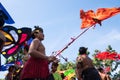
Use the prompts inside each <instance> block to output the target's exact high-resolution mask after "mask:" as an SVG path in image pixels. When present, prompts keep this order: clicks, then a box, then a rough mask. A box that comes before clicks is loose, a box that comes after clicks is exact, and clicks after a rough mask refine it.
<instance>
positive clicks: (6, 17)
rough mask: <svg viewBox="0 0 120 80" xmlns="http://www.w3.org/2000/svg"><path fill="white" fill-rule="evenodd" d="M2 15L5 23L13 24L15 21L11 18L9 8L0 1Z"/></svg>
mask: <svg viewBox="0 0 120 80" xmlns="http://www.w3.org/2000/svg"><path fill="white" fill-rule="evenodd" d="M0 16H1V17H2V18H3V20H4V21H5V23H7V24H13V23H15V22H14V20H13V19H12V18H11V16H10V15H9V13H8V12H7V10H6V9H5V8H4V6H3V5H2V4H1V3H0Z"/></svg>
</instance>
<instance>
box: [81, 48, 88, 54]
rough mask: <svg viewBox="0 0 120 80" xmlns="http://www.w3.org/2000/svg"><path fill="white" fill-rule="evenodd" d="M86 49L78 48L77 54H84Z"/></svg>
mask: <svg viewBox="0 0 120 80" xmlns="http://www.w3.org/2000/svg"><path fill="white" fill-rule="evenodd" d="M87 49H88V48H86V47H80V48H79V54H86V51H87Z"/></svg>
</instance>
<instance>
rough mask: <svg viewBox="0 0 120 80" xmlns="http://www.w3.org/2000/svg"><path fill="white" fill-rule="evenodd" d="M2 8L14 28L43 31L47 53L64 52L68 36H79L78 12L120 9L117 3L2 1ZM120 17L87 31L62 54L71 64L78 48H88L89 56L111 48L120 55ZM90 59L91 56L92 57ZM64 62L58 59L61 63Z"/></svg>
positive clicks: (114, 0) (104, 0)
mask: <svg viewBox="0 0 120 80" xmlns="http://www.w3.org/2000/svg"><path fill="white" fill-rule="evenodd" d="M0 2H1V3H2V5H3V6H4V7H5V8H6V10H7V11H8V12H9V14H10V15H11V16H12V18H13V19H14V21H15V24H12V26H15V27H17V28H21V27H30V28H32V29H33V28H34V26H35V25H39V26H41V27H42V28H43V29H44V34H45V40H44V41H43V44H44V45H45V47H46V54H47V55H51V53H52V52H53V51H58V50H61V49H63V48H64V47H65V46H66V45H67V44H68V43H69V42H70V41H71V37H73V38H74V37H76V36H78V35H79V34H80V33H81V32H83V31H84V30H81V29H80V25H81V19H80V9H83V10H85V11H87V10H90V9H92V10H94V11H95V10H97V9H98V8H112V7H120V0H1V1H0ZM119 19H120V14H118V15H116V16H113V17H111V18H109V19H106V20H104V21H103V22H102V26H99V25H96V27H95V29H93V28H90V29H89V30H88V31H87V32H85V33H84V34H83V35H82V36H80V37H79V38H78V39H77V40H76V41H75V42H73V43H72V44H71V45H70V46H69V47H68V48H67V49H66V50H65V51H64V52H63V53H62V55H63V56H64V57H67V58H68V61H74V60H75V59H76V57H77V54H78V49H79V47H80V46H85V47H88V50H89V52H90V56H91V55H92V54H93V53H94V50H95V49H99V50H101V51H105V49H106V48H107V46H108V45H111V46H112V48H113V49H115V50H116V51H117V52H118V53H120V48H119V44H120V20H119ZM91 58H92V56H91ZM62 61H64V60H62V59H61V62H62Z"/></svg>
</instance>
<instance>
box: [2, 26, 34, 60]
mask: <svg viewBox="0 0 120 80" xmlns="http://www.w3.org/2000/svg"><path fill="white" fill-rule="evenodd" d="M0 32H1V33H3V34H4V36H5V37H6V42H5V45H4V47H3V49H2V52H1V54H2V55H3V56H4V57H5V58H8V57H10V56H12V55H14V54H16V53H17V51H18V50H19V48H20V47H21V46H22V45H24V43H25V42H26V41H27V40H29V39H30V38H31V34H30V33H31V32H32V30H31V28H27V27H23V28H19V29H17V28H15V27H13V26H4V27H3V28H2V29H1V30H0Z"/></svg>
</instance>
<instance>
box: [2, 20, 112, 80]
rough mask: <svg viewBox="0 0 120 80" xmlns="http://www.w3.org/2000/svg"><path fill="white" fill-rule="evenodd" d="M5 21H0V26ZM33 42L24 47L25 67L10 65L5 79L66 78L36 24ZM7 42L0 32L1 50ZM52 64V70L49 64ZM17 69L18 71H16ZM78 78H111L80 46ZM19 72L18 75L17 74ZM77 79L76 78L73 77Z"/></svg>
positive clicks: (77, 67)
mask: <svg viewBox="0 0 120 80" xmlns="http://www.w3.org/2000/svg"><path fill="white" fill-rule="evenodd" d="M3 23H4V22H2V21H1V22H0V26H1V27H0V28H2V26H3V25H4V24H3ZM31 34H32V38H33V40H32V42H31V44H30V46H25V47H24V57H23V63H24V64H23V67H18V66H10V67H9V69H8V74H7V75H6V77H5V80H65V79H63V75H61V74H59V73H58V72H57V67H58V65H59V61H58V59H57V58H56V57H55V56H53V55H52V56H47V55H46V52H45V47H44V45H43V43H42V41H43V40H44V32H43V29H42V28H41V27H39V26H35V29H34V30H33V31H32V33H31ZM4 43H5V36H4V35H3V34H2V33H1V32H0V45H1V46H0V51H1V50H2V48H3V46H4ZM51 63H52V65H51V71H50V69H49V65H50V64H51ZM16 70H17V71H18V72H16ZM75 73H76V78H77V80H111V78H110V77H109V76H108V75H106V74H104V73H103V70H102V68H100V69H96V68H95V66H94V65H93V63H92V60H91V59H90V58H89V57H88V55H87V48H85V47H80V48H79V56H78V57H77V59H76V70H75ZM15 74H17V77H16V76H15ZM71 80H75V79H71Z"/></svg>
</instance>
